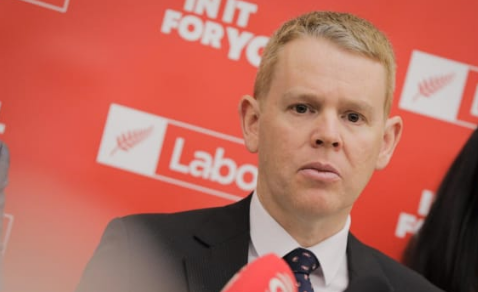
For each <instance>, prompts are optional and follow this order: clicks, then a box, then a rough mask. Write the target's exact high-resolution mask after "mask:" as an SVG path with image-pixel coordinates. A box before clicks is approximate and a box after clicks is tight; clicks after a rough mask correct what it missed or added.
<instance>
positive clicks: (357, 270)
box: [345, 233, 394, 292]
mask: <svg viewBox="0 0 478 292" xmlns="http://www.w3.org/2000/svg"><path fill="white" fill-rule="evenodd" d="M347 258H348V265H349V286H348V287H347V289H346V290H345V292H362V291H369V292H392V291H393V290H394V289H393V287H392V285H391V284H390V281H389V279H388V277H387V276H386V275H385V273H384V271H383V269H382V267H381V266H380V263H379V262H378V261H377V259H376V257H375V256H374V255H373V254H372V250H370V248H368V247H367V246H365V245H364V244H362V243H361V242H360V241H358V240H357V239H356V238H355V237H354V236H353V235H352V234H351V233H349V237H348V243H347Z"/></svg>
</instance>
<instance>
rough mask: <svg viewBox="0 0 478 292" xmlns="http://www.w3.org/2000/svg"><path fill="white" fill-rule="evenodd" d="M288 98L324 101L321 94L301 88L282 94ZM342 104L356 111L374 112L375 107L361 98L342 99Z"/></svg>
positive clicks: (315, 101)
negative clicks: (300, 89) (301, 89)
mask: <svg viewBox="0 0 478 292" xmlns="http://www.w3.org/2000/svg"><path fill="white" fill-rule="evenodd" d="M282 96H283V97H284V98H286V99H288V100H300V101H306V102H310V103H320V102H322V101H323V99H324V98H322V97H321V96H320V95H317V94H315V93H313V92H307V91H299V90H293V89H292V90H289V91H287V92H285V93H284V94H283V95H282ZM339 105H340V106H342V107H345V108H350V109H353V110H356V111H361V112H367V113H372V112H373V111H374V108H373V106H372V105H371V104H369V103H368V102H366V101H363V100H361V99H351V98H349V99H345V100H341V101H340V104H339Z"/></svg>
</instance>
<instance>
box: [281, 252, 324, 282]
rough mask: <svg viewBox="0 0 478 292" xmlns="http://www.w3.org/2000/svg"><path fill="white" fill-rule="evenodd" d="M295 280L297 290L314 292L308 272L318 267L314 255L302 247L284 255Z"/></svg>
mask: <svg viewBox="0 0 478 292" xmlns="http://www.w3.org/2000/svg"><path fill="white" fill-rule="evenodd" d="M284 260H285V261H286V262H287V263H288V264H289V266H290V268H291V269H292V272H294V275H295V278H296V280H297V288H298V291H299V292H314V289H313V288H312V284H311V283H310V279H309V274H310V273H312V272H313V271H314V270H315V269H317V268H318V267H319V261H318V260H317V258H316V257H315V255H314V254H313V253H312V252H311V251H309V250H306V249H304V248H296V249H294V250H293V251H291V252H290V253H288V254H286V255H285V256H284Z"/></svg>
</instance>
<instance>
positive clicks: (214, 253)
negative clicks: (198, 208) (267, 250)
mask: <svg viewBox="0 0 478 292" xmlns="http://www.w3.org/2000/svg"><path fill="white" fill-rule="evenodd" d="M250 199H251V196H248V197H247V198H245V199H243V200H241V201H239V202H238V203H235V204H232V205H229V206H226V207H224V208H218V209H215V210H214V211H213V212H212V213H211V215H210V216H209V217H208V220H206V221H205V222H204V224H203V225H202V226H201V228H200V229H199V230H197V232H196V233H195V234H194V238H195V240H196V241H197V243H198V244H199V245H202V246H203V247H204V248H201V249H200V250H201V251H200V252H198V253H196V254H195V255H194V256H192V257H189V258H186V259H185V268H186V276H187V279H188V285H189V291H190V292H212V291H220V290H221V289H222V287H224V285H225V284H226V283H227V282H228V281H229V279H230V278H231V277H232V276H233V275H234V274H235V273H236V272H237V271H238V270H239V269H240V268H241V267H243V266H244V265H246V264H247V257H248V250H249V240H250V235H249V206H250Z"/></svg>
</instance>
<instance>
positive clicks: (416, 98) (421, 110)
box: [399, 51, 478, 128]
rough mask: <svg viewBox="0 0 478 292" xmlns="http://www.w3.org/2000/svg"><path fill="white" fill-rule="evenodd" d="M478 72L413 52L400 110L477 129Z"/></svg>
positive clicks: (458, 64) (464, 66)
mask: <svg viewBox="0 0 478 292" xmlns="http://www.w3.org/2000/svg"><path fill="white" fill-rule="evenodd" d="M477 72H478V69H477V68H476V67H473V66H471V65H467V64H464V63H460V62H457V61H453V60H449V59H445V58H442V57H438V56H434V55H431V54H428V53H424V52H420V51H413V53H412V57H411V60H410V65H409V67H408V72H407V76H406V79H405V84H404V86H403V90H402V96H401V97H400V103H399V107H400V108H401V109H404V110H407V111H411V112H414V113H417V114H421V115H425V116H428V117H431V118H435V119H439V120H443V121H446V122H450V123H454V124H457V125H460V126H464V127H469V128H474V127H475V124H476V123H477V121H478V114H476V113H478V111H477V110H474V108H475V106H472V104H478V100H477V99H478V96H477V93H476V85H477V80H478V79H477V77H478V74H477ZM472 100H474V103H472ZM476 107H478V105H476Z"/></svg>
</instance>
